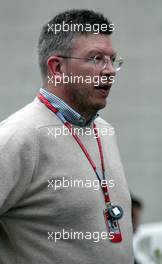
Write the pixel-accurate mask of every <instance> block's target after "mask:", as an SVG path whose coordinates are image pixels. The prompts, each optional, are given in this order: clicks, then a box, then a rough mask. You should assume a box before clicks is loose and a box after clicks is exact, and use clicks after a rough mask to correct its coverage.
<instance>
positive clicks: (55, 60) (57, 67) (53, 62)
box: [47, 56, 62, 76]
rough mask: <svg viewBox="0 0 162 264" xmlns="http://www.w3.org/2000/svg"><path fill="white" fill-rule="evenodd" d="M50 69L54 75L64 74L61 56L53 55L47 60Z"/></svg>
mask: <svg viewBox="0 0 162 264" xmlns="http://www.w3.org/2000/svg"><path fill="white" fill-rule="evenodd" d="M47 66H48V70H49V72H50V73H51V75H52V76H58V75H59V76H60V75H61V74H62V71H61V58H59V57H57V56H51V57H49V58H48V60H47Z"/></svg>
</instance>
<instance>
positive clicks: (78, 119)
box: [40, 88, 99, 127]
mask: <svg viewBox="0 0 162 264" xmlns="http://www.w3.org/2000/svg"><path fill="white" fill-rule="evenodd" d="M40 93H41V94H42V95H43V96H45V98H46V99H47V100H48V101H49V102H50V103H51V104H52V105H53V106H54V107H55V108H56V109H58V110H59V112H60V113H61V114H62V115H63V116H64V118H65V119H66V120H67V121H68V122H70V123H71V124H73V125H76V126H81V127H84V126H90V125H91V123H92V122H93V121H94V120H95V119H96V118H97V117H98V116H99V114H98V113H97V114H96V115H94V116H92V117H91V119H90V120H89V121H88V122H86V119H85V118H84V117H83V116H81V115H80V114H79V113H78V112H76V111H75V110H74V109H73V108H71V107H70V106H69V105H68V104H67V103H65V101H63V100H62V99H61V98H59V97H57V96H56V95H54V94H53V93H50V92H49V91H47V90H45V89H43V88H40Z"/></svg>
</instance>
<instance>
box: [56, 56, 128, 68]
mask: <svg viewBox="0 0 162 264" xmlns="http://www.w3.org/2000/svg"><path fill="white" fill-rule="evenodd" d="M57 57H60V58H64V59H79V60H85V59H87V61H90V62H92V63H93V64H94V65H95V66H96V68H98V69H101V70H104V69H105V68H106V67H107V65H108V64H109V63H111V65H112V66H113V68H114V69H115V71H120V69H121V67H122V65H123V62H124V61H123V59H122V58H121V57H112V58H111V57H110V56H106V55H99V54H98V55H95V56H94V57H90V58H78V57H70V56H61V55H58V56H57Z"/></svg>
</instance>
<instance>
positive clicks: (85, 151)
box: [38, 93, 111, 205]
mask: <svg viewBox="0 0 162 264" xmlns="http://www.w3.org/2000/svg"><path fill="white" fill-rule="evenodd" d="M38 98H39V100H40V101H41V102H42V103H44V104H45V105H46V106H47V107H48V108H49V109H50V110H51V111H52V112H53V113H55V114H56V115H57V116H58V118H59V119H60V120H61V121H62V122H63V124H64V125H65V126H66V127H67V128H68V129H69V131H70V133H71V134H72V136H73V137H74V139H75V140H76V142H77V143H78V145H79V146H80V148H81V149H82V151H83V152H84V154H85V156H86V157H87V159H88V161H89V163H90V164H91V166H92V168H93V170H94V172H95V174H96V176H97V178H98V180H99V182H100V186H101V189H102V191H103V194H104V198H105V203H106V205H109V204H110V203H111V202H110V196H109V192H108V186H107V184H106V178H105V165H104V158H103V150H102V145H101V139H100V137H99V135H98V130H97V128H96V124H94V123H93V129H94V133H95V136H96V140H97V144H98V148H99V154H100V160H101V166H102V174H103V180H104V184H102V180H101V178H100V176H99V173H98V172H97V167H96V164H95V163H94V162H93V160H92V158H91V156H90V154H89V153H88V151H87V149H86V148H85V146H84V145H83V143H82V142H81V140H80V138H79V137H78V136H77V135H76V134H75V133H74V130H73V128H72V125H71V124H70V123H69V122H67V121H66V119H65V118H64V117H63V115H62V114H61V113H60V112H59V110H58V109H56V108H55V107H54V106H53V105H52V104H51V103H50V102H49V101H48V100H47V99H46V98H45V97H44V96H43V95H42V94H41V93H39V94H38Z"/></svg>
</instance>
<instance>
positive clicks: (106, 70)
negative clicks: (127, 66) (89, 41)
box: [102, 61, 116, 76]
mask: <svg viewBox="0 0 162 264" xmlns="http://www.w3.org/2000/svg"><path fill="white" fill-rule="evenodd" d="M102 74H103V75H109V76H115V75H116V70H115V68H114V67H113V65H112V63H111V61H109V62H108V63H107V64H106V65H105V67H104V68H103V69H102Z"/></svg>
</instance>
